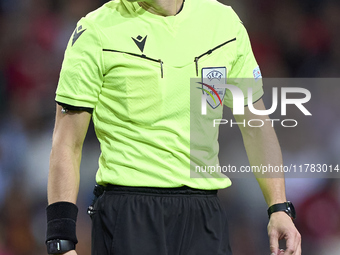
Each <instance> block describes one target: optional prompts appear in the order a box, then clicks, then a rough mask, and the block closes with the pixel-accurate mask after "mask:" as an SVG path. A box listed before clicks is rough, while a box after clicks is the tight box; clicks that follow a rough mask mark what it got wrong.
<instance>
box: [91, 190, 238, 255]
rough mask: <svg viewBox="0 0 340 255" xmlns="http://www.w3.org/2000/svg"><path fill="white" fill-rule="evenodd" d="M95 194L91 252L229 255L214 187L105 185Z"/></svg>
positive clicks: (225, 226)
mask: <svg viewBox="0 0 340 255" xmlns="http://www.w3.org/2000/svg"><path fill="white" fill-rule="evenodd" d="M97 189H98V188H97ZM99 190H101V189H99ZM96 193H97V199H96V200H95V202H94V204H93V208H91V207H90V208H89V214H90V215H91V218H92V255H231V254H232V253H231V249H230V245H229V236H228V235H229V234H228V224H227V219H226V214H225V211H224V209H222V207H221V205H220V201H219V199H218V197H217V191H204V190H197V189H191V188H188V187H181V188H169V189H164V188H135V187H123V186H108V187H106V188H105V191H104V192H101V191H100V192H98V190H97V191H96ZM101 193H102V194H101Z"/></svg>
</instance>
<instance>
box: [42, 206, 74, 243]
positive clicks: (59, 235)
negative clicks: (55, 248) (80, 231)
mask: <svg viewBox="0 0 340 255" xmlns="http://www.w3.org/2000/svg"><path fill="white" fill-rule="evenodd" d="M46 215H47V231H46V242H47V241H50V240H55V239H60V240H70V241H72V242H73V243H74V244H76V243H78V240H77V235H76V221H77V215H78V207H77V206H76V205H75V204H73V203H70V202H56V203H53V204H50V205H49V206H47V208H46Z"/></svg>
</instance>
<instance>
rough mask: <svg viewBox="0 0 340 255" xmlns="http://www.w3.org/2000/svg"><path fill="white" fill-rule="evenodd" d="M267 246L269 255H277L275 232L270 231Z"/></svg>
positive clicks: (276, 236)
mask: <svg viewBox="0 0 340 255" xmlns="http://www.w3.org/2000/svg"><path fill="white" fill-rule="evenodd" d="M269 248H270V255H277V254H278V252H279V237H278V235H277V233H275V232H271V233H270V234H269Z"/></svg>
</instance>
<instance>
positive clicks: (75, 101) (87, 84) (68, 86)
mask: <svg viewBox="0 0 340 255" xmlns="http://www.w3.org/2000/svg"><path fill="white" fill-rule="evenodd" d="M102 84H103V60H102V46H101V40H100V38H99V36H98V32H97V31H96V30H95V27H94V26H93V25H91V24H90V22H88V21H86V19H85V18H82V19H81V20H80V21H79V22H78V24H77V27H76V29H75V31H74V32H73V34H72V36H71V38H70V40H69V42H68V45H67V49H66V51H65V56H64V61H63V64H62V68H61V72H60V77H59V83H58V88H57V91H56V101H57V102H60V103H64V104H67V105H71V106H75V107H88V108H95V106H96V103H97V101H98V97H99V94H100V91H101V87H102Z"/></svg>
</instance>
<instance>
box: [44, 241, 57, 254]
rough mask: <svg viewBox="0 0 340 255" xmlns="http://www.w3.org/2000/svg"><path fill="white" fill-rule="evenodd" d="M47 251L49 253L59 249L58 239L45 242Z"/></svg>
mask: <svg viewBox="0 0 340 255" xmlns="http://www.w3.org/2000/svg"><path fill="white" fill-rule="evenodd" d="M47 251H48V253H49V254H52V253H56V252H58V251H60V243H59V242H58V241H51V242H47Z"/></svg>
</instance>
